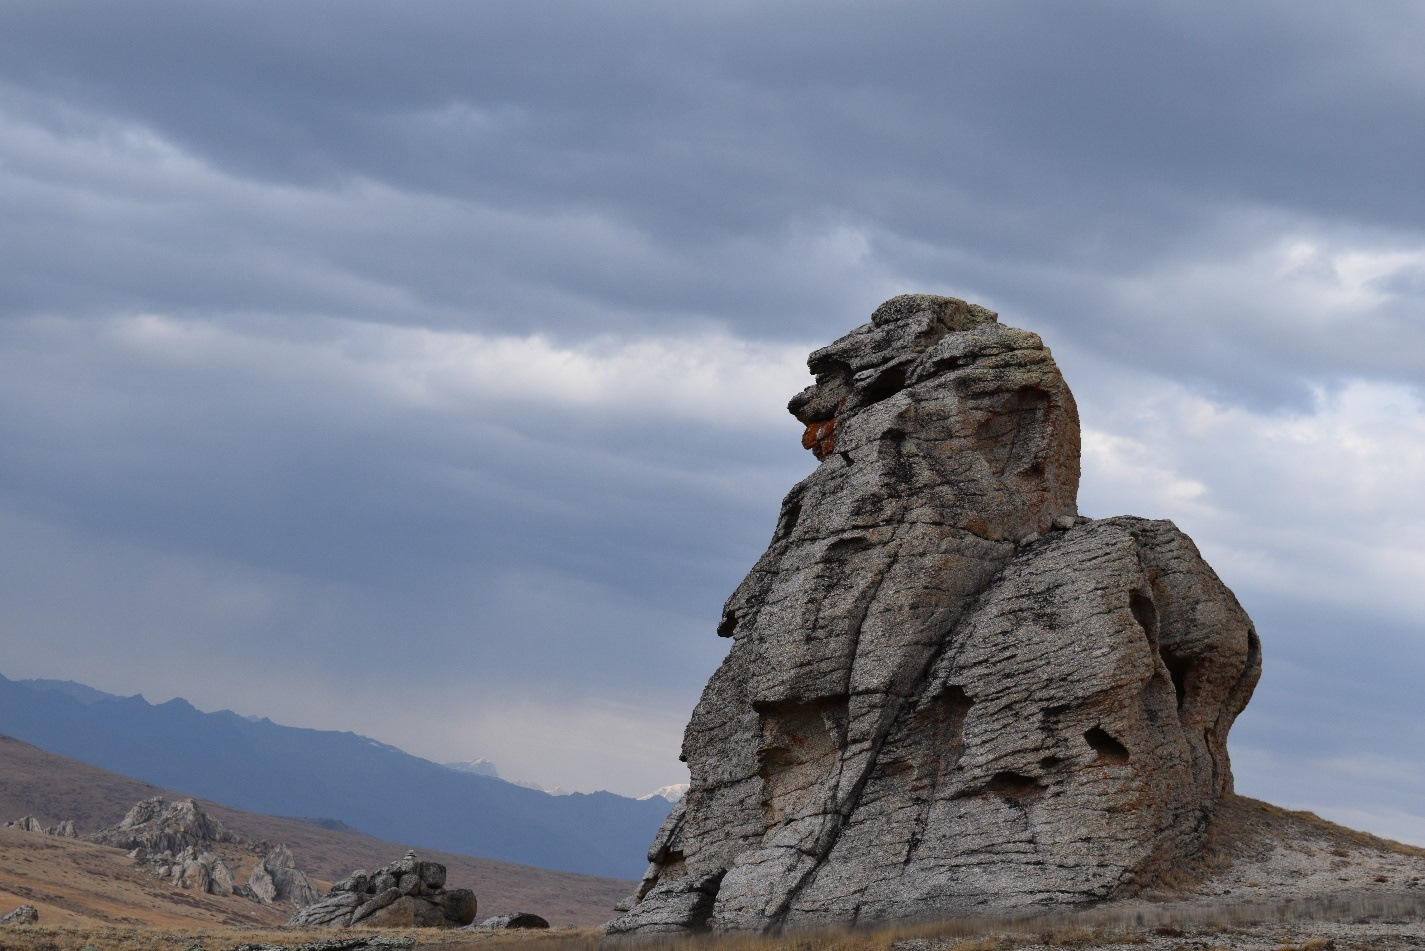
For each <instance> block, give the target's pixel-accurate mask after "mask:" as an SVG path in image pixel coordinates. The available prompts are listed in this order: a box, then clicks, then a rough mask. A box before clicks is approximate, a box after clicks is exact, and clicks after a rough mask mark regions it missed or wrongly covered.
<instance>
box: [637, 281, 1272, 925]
mask: <svg viewBox="0 0 1425 951" xmlns="http://www.w3.org/2000/svg"><path fill="white" fill-rule="evenodd" d="M808 368H809V369H810V370H811V373H812V375H813V376H814V378H815V382H814V383H813V384H812V385H811V386H809V387H807V388H806V389H805V390H803V391H802V392H801V393H799V394H798V395H796V396H794V397H793V398H792V400H791V402H790V404H788V409H789V410H790V411H791V413H792V415H793V416H795V417H796V419H797V421H798V422H800V423H801V424H802V425H803V426H804V427H805V430H804V435H803V438H802V445H803V446H804V447H805V448H807V449H810V450H811V451H812V453H813V454H814V455H815V456H816V458H817V460H818V463H819V464H818V466H817V468H816V470H815V471H814V472H813V473H812V474H811V475H809V476H808V477H807V478H805V479H803V480H802V481H801V482H799V483H798V484H797V485H796V486H794V487H793V488H792V490H791V491H790V492H789V493H788V494H787V496H786V498H785V500H784V501H783V503H782V508H781V512H780V515H779V517H778V520H777V525H776V528H775V529H774V530H773V533H772V540H771V542H770V544H769V546H768V548H767V551H766V553H765V554H764V555H763V556H762V558H761V559H760V560H759V561H758V563H757V564H756V565H755V566H754V567H753V568H752V570H751V572H750V573H749V574H748V575H747V578H746V579H745V580H744V581H743V582H742V584H741V585H739V586H738V588H737V589H736V590H735V591H734V592H733V593H732V596H731V597H730V598H729V599H728V601H727V603H726V605H725V606H724V608H723V614H722V619H721V622H720V623H719V624H718V625H717V633H718V634H719V635H721V636H724V637H729V638H731V639H732V646H731V648H730V649H729V650H728V652H727V655H726V657H725V659H724V661H723V663H722V666H721V667H720V668H719V669H718V671H717V673H715V674H714V675H713V677H712V679H711V680H710V681H709V682H708V686H707V687H706V689H705V690H704V692H703V696H702V699H701V700H700V701H699V703H698V705H697V708H696V709H695V710H694V712H693V716H692V720H691V721H690V722H689V724H688V727H687V730H686V732H685V733H684V737H683V759H684V760H686V762H687V764H688V768H689V771H690V774H691V780H690V788H689V789H688V792H687V795H686V796H685V797H684V798H683V799H682V800H680V801H679V803H678V804H677V805H676V806H675V807H674V808H673V811H672V813H671V814H670V815H669V817H668V820H667V822H666V823H665V824H664V826H663V828H662V829H661V830H660V831H659V833H658V835H657V837H656V838H655V840H654V842H653V845H652V847H651V848H650V850H649V853H648V858H649V861H650V863H651V865H650V867H649V870H648V872H647V874H646V875H645V876H644V880H643V882H642V884H641V885H640V886H639V889H638V891H637V892H636V893H635V894H634V895H633V896H632V897H631V898H630V899H629V901H628V902H627V903H626V904H625V906H624V907H625V908H626V909H627V912H626V914H624V916H623V917H621V918H619V919H618V920H617V921H615V922H613V923H611V924H610V926H609V933H610V934H614V935H636V936H639V937H650V936H656V935H660V934H687V933H689V932H694V931H701V930H709V929H710V930H713V931H722V932H726V931H754V932H769V931H771V932H775V931H782V930H786V929H789V928H808V927H820V926H825V925H833V924H836V925H840V924H851V923H854V924H857V925H865V924H869V923H873V922H883V921H897V920H915V919H925V918H931V917H958V916H964V915H972V914H973V915H980V914H986V913H1001V912H1016V911H1018V910H1022V909H1039V908H1046V907H1051V906H1062V905H1075V904H1084V903H1089V902H1095V901H1101V900H1105V899H1110V898H1113V899H1117V898H1123V897H1126V896H1129V895H1131V894H1132V893H1133V891H1134V890H1135V889H1136V888H1137V887H1138V883H1139V882H1140V881H1141V880H1145V879H1148V878H1151V877H1153V876H1155V875H1158V874H1160V873H1163V872H1164V871H1165V870H1169V869H1173V868H1174V867H1176V866H1178V865H1179V864H1181V863H1182V862H1184V861H1186V860H1189V859H1191V858H1192V857H1194V856H1195V855H1197V854H1198V853H1199V851H1200V849H1201V846H1202V843H1203V837H1204V835H1205V832H1206V829H1207V825H1208V820H1210V819H1211V818H1212V816H1213V814H1214V812H1215V810H1216V809H1217V807H1218V805H1219V804H1220V802H1221V801H1222V800H1223V798H1224V797H1226V796H1227V795H1229V794H1230V793H1231V791H1232V769H1231V764H1230V761H1229V757H1228V752H1227V734H1228V731H1229V729H1230V728H1231V726H1232V722H1233V720H1234V719H1235V718H1236V717H1237V715H1238V714H1239V713H1241V712H1242V709H1243V708H1244V707H1245V706H1246V704H1247V701H1248V700H1249V699H1250V698H1251V696H1252V691H1253V688H1254V687H1255V686H1256V683H1257V678H1258V676H1259V675H1260V673H1261V643H1260V641H1259V639H1258V637H1257V633H1256V631H1255V629H1254V627H1253V625H1252V622H1251V619H1250V618H1249V617H1248V616H1247V614H1246V612H1244V611H1243V610H1242V607H1241V605H1240V604H1239V603H1238V602H1237V599H1236V598H1235V597H1234V596H1233V594H1232V592H1231V591H1230V590H1228V588H1227V587H1226V586H1225V585H1224V584H1223V583H1222V581H1221V579H1219V578H1218V577H1217V575H1216V574H1215V573H1214V572H1213V570H1212V569H1211V568H1210V567H1209V566H1208V565H1207V563H1206V562H1205V561H1204V560H1203V559H1202V556H1201V554H1200V553H1199V552H1198V550H1197V548H1196V546H1194V544H1193V543H1192V540H1191V539H1189V538H1188V537H1187V536H1186V535H1184V534H1183V533H1182V532H1181V531H1179V530H1178V529H1177V527H1176V526H1174V525H1173V524H1172V523H1171V522H1167V521H1150V520H1147V519H1141V518H1133V517H1117V518H1105V519H1098V520H1093V519H1089V518H1084V517H1080V516H1079V514H1078V503H1077V494H1078V486H1079V455H1080V430H1079V418H1078V411H1077V409H1076V407H1075V403H1074V398H1073V394H1072V393H1071V392H1070V391H1069V388H1068V385H1067V384H1066V383H1065V382H1064V379H1063V376H1062V375H1061V374H1060V372H1059V369H1058V367H1057V366H1056V365H1055V363H1054V359H1053V356H1052V354H1051V353H1050V352H1049V350H1048V349H1047V348H1046V347H1045V346H1044V343H1043V341H1042V340H1041V339H1040V338H1039V337H1038V336H1037V335H1036V334H1033V333H1029V332H1027V331H1023V330H1018V329H1015V328H1013V327H1008V326H1005V325H1003V324H1000V323H999V320H998V317H997V315H995V314H994V313H992V312H991V311H988V310H986V309H984V308H983V307H978V306H976V305H973V304H969V303H966V302H965V301H961V300H956V299H954V298H948V297H934V296H929V295H916V294H911V295H903V296H901V297H896V298H893V299H891V300H889V301H887V302H886V303H885V304H883V305H882V306H881V307H879V308H877V310H876V312H875V313H874V314H872V315H871V320H870V322H869V323H867V324H864V325H862V326H861V327H858V328H857V329H855V330H853V331H852V332H851V333H849V334H847V335H846V336H844V337H842V338H841V339H840V340H837V341H836V342H834V343H832V344H831V345H830V346H827V347H823V348H822V349H820V350H817V351H815V352H814V353H812V354H811V356H810V357H809V359H808Z"/></svg>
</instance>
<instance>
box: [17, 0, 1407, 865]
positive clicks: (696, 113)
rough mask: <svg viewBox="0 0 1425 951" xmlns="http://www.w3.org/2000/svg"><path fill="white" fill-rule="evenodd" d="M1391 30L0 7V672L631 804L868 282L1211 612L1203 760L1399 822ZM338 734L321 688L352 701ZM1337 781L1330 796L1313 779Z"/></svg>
mask: <svg viewBox="0 0 1425 951" xmlns="http://www.w3.org/2000/svg"><path fill="white" fill-rule="evenodd" d="M1422 39H1425V13H1422V12H1421V9H1420V7H1419V6H1418V5H1417V4H1411V3H1405V2H1398V3H1397V2H1386V3H1379V4H1375V5H1373V6H1372V8H1371V11H1370V13H1369V14H1368V15H1362V14H1360V12H1359V11H1345V10H1343V9H1342V8H1340V7H1339V6H1338V5H1334V4H1326V3H1314V2H1306V3H1301V2H1297V3H1292V4H1285V3H1267V2H1260V3H1246V4H1242V3H1237V4H1207V5H1204V4H1201V3H1194V4H1187V3H1160V4H1154V5H1151V6H1143V5H1139V6H1125V5H1123V4H1119V3H1108V2H1102V3H1080V4H1074V5H1072V6H1067V5H1064V4H1058V3H1050V2H1026V3H1003V2H995V3H990V2H964V3H957V4H949V5H947V4H931V3H917V2H902V3H892V4H889V5H887V4H881V5H878V6H877V7H876V8H875V9H874V10H873V9H872V8H870V7H869V6H867V5H864V4H850V3H830V4H828V3H817V4H809V3H799V2H794V3H785V4H777V5H774V6H772V7H768V6H767V5H762V6H752V5H747V4H727V3H696V2H695V3H686V4H678V5H675V6H669V5H666V4H652V3H641V2H638V3H635V2H610V3H602V4H598V5H592V6H588V5H586V6H573V7H570V6H567V5H559V6H556V5H552V4H544V3H530V2H521V3H483V4H477V5H471V4H465V3H456V2H453V0H415V2H411V3H407V4H402V5H401V7H400V8H399V10H397V9H396V8H393V7H391V6H390V5H388V4H377V3H365V2H343V3H335V2H332V3H322V2H302V3H290V2H284V3H275V2H273V3H266V2H259V3H253V2H245V3H241V4H238V3H205V4H200V5H194V4H190V3H180V2H176V0H174V2H140V3H131V4H126V5H124V7H123V8H119V7H117V6H115V5H113V4H106V3H101V2H54V0H47V2H44V3H38V2H36V3H27V2H18V3H11V4H10V5H8V6H7V10H6V29H5V30H4V31H3V33H0V218H3V220H4V221H5V222H6V224H5V227H3V228H0V254H3V260H4V261H5V265H4V266H3V267H0V319H3V322H0V444H3V445H4V446H5V447H6V451H5V452H3V453H0V567H3V571H0V605H4V607H3V608H0V631H3V636H4V640H5V646H6V657H7V660H6V663H7V665H9V666H8V667H7V669H6V670H5V673H6V674H7V675H8V676H43V677H68V678H74V679H78V680H83V681H86V682H89V683H91V684H93V685H94V686H97V687H100V688H103V689H106V690H111V691H114V692H119V693H126V692H132V691H136V690H141V691H144V692H146V693H147V694H149V695H150V697H151V698H153V699H165V698H166V697H169V696H174V695H182V696H185V697H187V698H188V699H190V700H192V701H193V702H194V703H196V704H197V705H199V706H200V707H203V708H206V709H211V708H215V707H224V706H226V707H231V708H234V709H237V710H239V711H240V712H243V713H262V714H267V715H271V716H273V717H274V718H276V719H279V720H283V721H285V722H290V723H293V724H297V725H310V726H323V727H332V728H341V729H355V730H358V731H361V732H364V733H367V734H370V735H372V736H374V737H376V738H378V739H381V740H384V741H388V742H393V743H396V744H398V745H401V746H403V747H406V748H408V749H410V750H412V751H413V752H416V753H419V754H422V755H428V756H430V757H432V758H434V759H438V760H454V759H469V758H473V757H475V756H488V757H490V758H492V759H494V760H495V761H496V762H498V763H499V765H500V768H501V771H502V773H504V774H505V775H512V776H520V777H525V778H529V779H533V780H537V781H541V782H545V783H547V784H549V785H554V784H556V783H557V784H560V785H563V786H565V787H567V788H579V789H590V788H598V787H607V788H610V789H614V790H616V791H619V792H625V793H633V794H641V793H643V792H647V791H649V790H651V789H652V788H655V787H657V786H662V785H666V784H668V783H671V782H676V781H680V779H681V775H680V772H681V767H680V765H679V764H678V763H677V760H676V754H677V743H678V735H679V732H680V730H681V725H682V723H683V722H684V720H685V719H686V716H687V713H688V711H689V710H690V709H691V706H692V704H693V703H694V702H695V701H696V697H697V693H698V691H699V689H700V687H701V685H702V683H703V682H704V681H705V680H706V678H707V676H708V674H709V673H710V672H711V670H712V669H713V668H714V667H715V665H716V663H717V662H718V659H719V658H720V656H721V653H722V651H723V649H724V647H725V645H724V643H723V642H721V641H719V640H718V639H717V638H716V637H714V636H713V635H712V626H713V623H714V621H715V619H716V617H717V615H718V608H719V605H720V603H721V601H722V599H723V598H724V597H725V596H726V594H727V593H728V592H730V591H731V589H732V587H733V586H734V585H735V584H736V582H737V580H738V579H739V578H740V577H741V575H742V574H743V572H745V571H746V569H747V568H748V567H749V566H750V565H751V563H752V561H753V560H754V559H755V557H756V555H757V554H758V553H759V552H760V550H761V548H762V546H763V545H764V544H765V543H766V540H767V538H768V537H769V535H770V531H771V526H772V521H773V517H774V514H775V511H776V506H777V502H778V500H779V498H780V496H781V494H782V493H783V492H785V491H786V489H787V488H789V487H790V486H791V484H793V483H794V482H795V481H796V480H797V479H798V478H800V477H801V475H802V474H804V473H805V472H806V471H807V470H808V468H809V467H810V465H811V464H812V460H811V459H810V457H808V456H806V455H805V454H804V453H803V452H802V451H801V450H800V448H799V447H798V445H797V436H798V430H797V426H796V424H795V422H794V421H793V420H791V418H790V417H788V416H785V415H784V412H783V409H782V407H783V406H784V404H785V400H786V399H787V397H788V396H790V395H791V394H792V393H794V392H796V390H798V389H800V387H801V386H802V385H803V384H804V381H805V371H804V368H803V366H802V360H803V359H804V357H805V354H806V352H807V351H808V350H810V349H812V348H813V347H814V346H818V345H820V344H823V343H825V342H828V341H829V340H831V339H833V338H835V337H837V336H839V335H840V334H842V333H844V332H845V331H846V330H849V329H850V328H851V327H853V326H855V325H856V324H858V323H860V322H862V321H864V320H865V319H866V316H867V315H868V314H869V313H870V311H871V310H872V309H873V308H874V306H875V305H876V304H877V303H879V302H880V301H881V300H883V299H885V298H886V297H889V296H891V295H892V294H895V293H900V292H904V291H911V290H914V291H927V292H944V293H950V294H954V295H955V296H959V297H964V298H968V299H971V300H975V301H978V302H980V303H983V304H985V305H987V306H989V307H991V308H993V309H996V310H998V311H1000V313H1001V315H1002V319H1003V320H1005V321H1006V322H1008V323H1012V324H1015V325H1018V326H1024V327H1027V328H1029V329H1032V330H1035V331H1037V332H1040V333H1041V334H1043V335H1044V337H1045V339H1046V341H1047V342H1048V343H1049V344H1050V346H1051V347H1053V349H1054V352H1055V354H1056V356H1057V357H1058V359H1059V360H1060V363H1061V364H1062V366H1063V367H1064V370H1065V373H1066V375H1067V377H1068V379H1069V381H1070V384H1071V385H1072V386H1073V387H1074V388H1075V392H1076V393H1077V395H1078V397H1079V401H1080V408H1081V412H1082V416H1083V419H1084V422H1085V427H1086V438H1085V460H1084V464H1085V479H1084V489H1083V493H1082V508H1083V510H1084V511H1085V512H1086V513H1088V514H1092V515H1110V514H1117V513H1120V512H1132V513H1135V514H1143V515H1150V516H1159V517H1171V518H1173V519H1174V520H1176V521H1177V522H1178V523H1179V524H1180V525H1181V526H1182V527H1184V528H1185V529H1186V530H1188V531H1189V532H1190V533H1191V534H1192V535H1193V536H1194V537H1195V538H1196V539H1197V541H1198V543H1199V544H1200V546H1201V547H1202V548H1203V550H1204V552H1205V553H1206V554H1207V556H1208V557H1209V560H1210V561H1212V563H1213V564H1214V565H1215V566H1216V567H1217V569H1218V571H1219V573H1220V574H1221V575H1222V576H1223V578H1224V580H1226V581H1227V583H1228V584H1229V585H1231V586H1232V587H1233V588H1234V589H1235V590H1236V591H1237V593H1238V595H1239V596H1240V597H1241V598H1242V600H1243V602H1244V604H1245V605H1246V607H1247V608H1248V609H1249V611H1251V612H1252V613H1253V615H1254V617H1255V618H1256V619H1257V621H1258V624H1259V626H1260V628H1261V629H1262V634H1263V640H1264V645H1265V651H1266V662H1267V674H1266V676H1265V678H1264V680H1263V683H1262V687H1261V690H1260V692H1259V696H1258V698H1257V700H1256V701H1254V703H1253V705H1252V706H1251V707H1250V708H1249V710H1248V713H1247V714H1246V715H1245V716H1244V718H1243V720H1242V721H1241V724H1240V726H1239V728H1238V731H1237V732H1236V733H1234V750H1235V751H1236V753H1237V760H1238V773H1239V786H1240V788H1241V789H1242V790H1243V791H1245V792H1249V793H1257V794H1262V795H1268V796H1270V797H1272V798H1275V799H1277V800H1279V801H1282V802H1284V803H1286V804H1289V805H1295V806H1307V807H1312V808H1317V809H1320V810H1321V811H1323V812H1325V813H1327V814H1330V815H1334V816H1336V817H1338V818H1342V819H1344V820H1348V821H1359V822H1361V823H1363V824H1366V825H1367V826H1368V827H1370V828H1372V829H1376V830H1379V831H1384V832H1388V833H1393V834H1399V835H1402V836H1406V837H1414V839H1415V840H1416V841H1421V839H1420V836H1421V835H1422V834H1425V833H1422V832H1421V831H1420V830H1421V829H1422V828H1425V801H1421V800H1420V798H1419V797H1418V795H1417V794H1415V793H1414V792H1413V790H1414V789H1417V788H1418V787H1419V783H1418V782H1417V781H1416V779H1417V778H1418V777H1416V773H1417V772H1418V770H1419V768H1420V764H1421V763H1422V762H1425V746H1422V743H1421V741H1419V740H1418V739H1416V738H1415V735H1416V733H1417V732H1419V731H1418V730H1416V725H1417V724H1418V723H1419V722H1420V719H1421V715H1422V712H1425V711H1422V708H1421V705H1420V702H1419V701H1418V700H1417V699H1416V691H1415V690H1414V685H1415V684H1418V683H1419V682H1420V680H1421V679H1422V674H1425V671H1422V670H1421V667H1422V662H1421V660H1420V659H1419V658H1420V657H1421V656H1422V655H1421V651H1420V640H1419V633H1418V632H1419V631H1420V630H1421V629H1422V624H1423V623H1425V595H1422V594H1421V593H1420V592H1421V591H1422V590H1425V586H1422V585H1421V584H1420V583H1419V579H1420V578H1421V577H1422V575H1425V543H1422V542H1421V541H1420V539H1421V538H1422V537H1425V534H1422V531H1421V529H1422V527H1425V525H1422V522H1425V490H1422V489H1421V488H1420V479H1419V478H1418V473H1420V472H1421V470H1422V463H1425V458H1422V454H1425V449H1422V446H1425V406H1422V400H1421V390H1420V388H1421V385H1422V383H1425V356H1422V354H1425V320H1422V319H1421V318H1422V316H1425V207H1422V198H1421V193H1420V190H1419V188H1418V181H1417V179H1418V169H1417V167H1416V166H1417V165H1418V161H1417V160H1416V158H1415V157H1416V156H1418V155H1419V154H1421V152H1422V151H1425V122H1422V120H1421V119H1420V117H1421V116H1422V115H1425V109H1422V108H1421V107H1422V105H1425V103H1422V98H1425V65H1422V63H1421V61H1420V59H1419V57H1418V55H1416V51H1418V49H1419V45H1420V42H1421V40H1422ZM373 711H375V712H373ZM1365 775H1369V776H1370V777H1371V781H1370V782H1369V784H1368V788H1362V786H1363V785H1365V784H1361V783H1359V782H1353V781H1352V777H1353V776H1357V777H1359V776H1365Z"/></svg>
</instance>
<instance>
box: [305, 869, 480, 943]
mask: <svg viewBox="0 0 1425 951" xmlns="http://www.w3.org/2000/svg"><path fill="white" fill-rule="evenodd" d="M475 911H476V901H475V893H474V892H472V891H470V889H468V888H446V887H445V866H444V865H441V864H440V863H438V862H422V861H420V860H418V859H417V858H416V853H415V852H407V853H406V855H405V857H404V858H403V859H401V860H400V861H399V862H392V863H391V864H390V865H387V866H384V867H382V868H379V869H377V870H376V871H374V872H371V873H367V872H365V871H357V872H352V873H351V875H349V876H348V877H347V878H345V879H343V880H342V881H340V882H337V883H336V884H335V885H333V886H332V888H331V891H330V892H328V893H327V895H326V897H325V898H321V899H319V900H317V901H316V902H314V903H312V904H310V905H308V906H307V907H306V908H303V909H302V910H301V911H299V912H297V914H296V915H294V916H293V917H292V920H291V921H289V922H288V924H289V925H293V926H313V925H315V926H325V927H333V928H347V927H351V926H355V925H360V926H362V927H365V928H459V927H463V926H464V925H468V924H470V923H471V922H472V921H474V920H475Z"/></svg>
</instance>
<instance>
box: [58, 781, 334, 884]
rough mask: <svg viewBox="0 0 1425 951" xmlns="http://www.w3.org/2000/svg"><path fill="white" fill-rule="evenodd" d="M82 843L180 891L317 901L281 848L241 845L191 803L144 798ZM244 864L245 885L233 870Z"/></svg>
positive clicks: (309, 880)
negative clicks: (105, 849) (118, 852)
mask: <svg viewBox="0 0 1425 951" xmlns="http://www.w3.org/2000/svg"><path fill="white" fill-rule="evenodd" d="M84 838H85V839H87V840H88V841H90V842H97V843H99V844H100V845H108V846H111V847H113V848H119V849H125V850H127V851H128V853H129V857H130V858H132V859H133V860H134V864H135V865H136V866H138V867H139V868H142V869H146V870H147V871H148V872H149V873H150V874H152V875H154V876H156V877H158V878H164V879H169V880H171V881H172V882H173V884H175V885H177V886H178V887H180V888H189V889H194V890H196V891H200V892H205V893H207V894H210V895H219V896H227V895H238V896H241V897H243V898H247V899H249V900H251V901H255V902H257V903H259V904H263V905H271V904H274V903H277V902H288V903H290V904H292V905H294V906H296V907H298V908H301V907H302V906H303V905H307V904H309V903H311V902H313V901H316V900H317V898H319V897H320V892H318V890H317V887H316V886H315V885H314V884H312V880H311V879H310V878H308V877H307V874H306V873H305V872H303V871H301V870H300V869H298V868H297V867H296V862H295V861H294V860H293V858H292V852H291V850H290V849H288V848H287V846H285V845H277V846H275V847H274V846H269V845H268V844H267V843H258V844H256V845H254V844H251V843H246V842H243V841H242V840H241V839H239V838H238V837H237V836H236V835H234V834H233V833H232V832H230V831H229V830H228V829H227V828H225V827H224V826H223V824H222V823H221V822H219V821H218V819H217V818H216V817H215V816H212V815H210V814H209V813H207V812H204V811H203V810H202V809H200V808H199V807H198V804H197V803H196V802H194V801H193V800H192V799H183V800H179V801H178V802H171V803H170V802H168V801H167V800H165V799H163V798H161V797H154V798H152V799H145V800H143V801H142V802H140V803H137V804H136V805H135V806H134V807H133V808H132V809H130V810H129V811H128V813H127V814H126V815H125V816H124V818H123V819H122V820H121V821H120V822H119V824H118V825H116V826H114V827H113V828H110V829H104V830H102V831H100V832H96V833H94V834H92V835H87V836H85V837H84ZM249 860H252V861H253V865H252V868H251V870H250V872H249V874H248V878H247V882H246V883H244V884H239V883H238V882H237V880H236V876H235V874H234V869H237V868H239V867H240V865H241V864H245V863H246V862H247V861H249Z"/></svg>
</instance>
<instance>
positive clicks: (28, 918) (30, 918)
mask: <svg viewBox="0 0 1425 951" xmlns="http://www.w3.org/2000/svg"><path fill="white" fill-rule="evenodd" d="M39 920H40V913H39V910H38V909H37V908H35V906H34V905H21V906H20V907H19V908H16V909H15V910H14V911H11V912H8V913H6V914H4V915H0V925H32V924H34V923H35V922H37V921H39Z"/></svg>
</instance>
